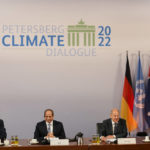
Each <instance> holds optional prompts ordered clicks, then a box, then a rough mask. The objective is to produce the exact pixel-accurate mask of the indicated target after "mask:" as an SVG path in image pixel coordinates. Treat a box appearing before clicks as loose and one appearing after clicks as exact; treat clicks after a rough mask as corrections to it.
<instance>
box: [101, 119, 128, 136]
mask: <svg viewBox="0 0 150 150" xmlns="http://www.w3.org/2000/svg"><path fill="white" fill-rule="evenodd" d="M112 128H113V127H112V120H111V119H107V120H104V121H103V129H102V136H108V135H114V134H113V129H112ZM115 136H116V138H121V137H126V136H127V126H126V121H125V120H124V119H121V118H120V119H119V121H118V123H117V127H116V133H115Z"/></svg>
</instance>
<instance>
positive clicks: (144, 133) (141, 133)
mask: <svg viewBox="0 0 150 150" xmlns="http://www.w3.org/2000/svg"><path fill="white" fill-rule="evenodd" d="M136 136H147V132H137V133H136Z"/></svg>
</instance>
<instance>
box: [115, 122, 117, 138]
mask: <svg viewBox="0 0 150 150" xmlns="http://www.w3.org/2000/svg"><path fill="white" fill-rule="evenodd" d="M116 133H117V123H115V127H114V135H115V134H116Z"/></svg>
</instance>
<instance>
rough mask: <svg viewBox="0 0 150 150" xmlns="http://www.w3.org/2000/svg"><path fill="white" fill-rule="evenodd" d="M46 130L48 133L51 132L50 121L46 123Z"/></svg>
mask: <svg viewBox="0 0 150 150" xmlns="http://www.w3.org/2000/svg"><path fill="white" fill-rule="evenodd" d="M47 131H48V133H50V132H51V128H50V123H49V124H48V128H47Z"/></svg>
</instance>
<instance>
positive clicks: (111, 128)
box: [109, 119, 113, 134]
mask: <svg viewBox="0 0 150 150" xmlns="http://www.w3.org/2000/svg"><path fill="white" fill-rule="evenodd" d="M109 127H110V132H111V134H113V127H112V121H111V119H109Z"/></svg>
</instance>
